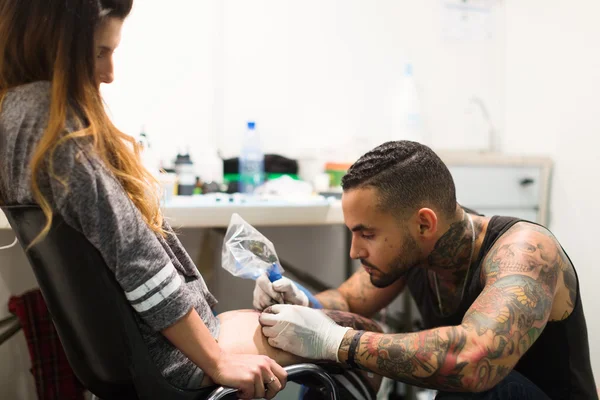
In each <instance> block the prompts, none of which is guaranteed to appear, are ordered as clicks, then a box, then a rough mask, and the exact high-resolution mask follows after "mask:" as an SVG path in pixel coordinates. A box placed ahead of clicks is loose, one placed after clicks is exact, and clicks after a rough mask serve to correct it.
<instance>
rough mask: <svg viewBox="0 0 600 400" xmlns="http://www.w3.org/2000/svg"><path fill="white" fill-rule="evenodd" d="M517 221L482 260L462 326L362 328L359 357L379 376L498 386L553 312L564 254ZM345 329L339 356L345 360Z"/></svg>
mask: <svg viewBox="0 0 600 400" xmlns="http://www.w3.org/2000/svg"><path fill="white" fill-rule="evenodd" d="M528 226H529V225H524V224H518V226H517V225H516V226H515V227H513V228H511V229H510V230H509V231H508V232H507V233H506V234H504V235H503V236H502V237H501V238H500V239H499V240H498V241H497V242H496V244H495V245H494V247H493V248H492V249H491V251H490V252H489V253H488V255H487V256H486V258H485V260H484V264H483V266H482V268H483V271H482V273H483V279H484V281H485V288H484V290H483V292H482V293H481V294H480V295H479V297H478V298H477V300H476V301H475V302H474V303H473V304H472V306H471V308H470V309H469V310H468V311H467V313H466V315H465V317H464V319H463V322H462V324H461V325H459V326H451V327H441V328H437V329H432V330H427V331H422V332H415V333H409V334H393V335H391V334H377V333H370V332H367V333H365V334H364V335H363V336H362V338H361V341H360V344H359V346H358V349H357V351H356V355H355V360H356V362H357V363H358V364H359V365H361V366H362V367H364V368H365V369H368V370H370V371H372V372H375V373H377V374H381V375H385V376H388V377H390V378H392V379H396V380H400V381H404V382H407V383H411V384H414V385H418V386H423V387H428V388H433V389H439V390H447V391H466V392H478V391H484V390H487V389H489V388H492V387H493V386H495V385H496V384H497V383H498V382H499V381H500V380H502V379H503V378H504V377H505V376H506V375H507V374H508V373H509V372H510V371H511V370H512V369H513V367H514V366H515V365H516V363H517V361H518V360H519V358H520V357H521V356H522V355H523V354H524V353H525V352H526V351H527V349H529V347H530V346H531V345H532V344H533V343H534V342H535V340H536V339H537V338H538V337H539V335H540V334H541V332H542V330H543V329H544V327H545V325H546V323H547V321H548V317H549V315H550V311H551V307H552V300H553V298H554V295H555V292H556V288H557V281H558V276H559V274H560V273H561V262H564V259H563V253H562V251H561V249H560V246H559V245H558V243H557V242H556V241H555V239H554V238H553V237H551V236H549V235H548V234H544V233H541V232H537V231H535V230H532V229H528ZM354 333H355V332H354V331H348V333H347V334H346V337H345V338H344V340H343V341H342V344H341V346H340V350H339V354H338V355H339V358H340V360H341V361H345V360H346V359H347V358H348V348H349V344H350V340H351V339H352V337H353V335H354Z"/></svg>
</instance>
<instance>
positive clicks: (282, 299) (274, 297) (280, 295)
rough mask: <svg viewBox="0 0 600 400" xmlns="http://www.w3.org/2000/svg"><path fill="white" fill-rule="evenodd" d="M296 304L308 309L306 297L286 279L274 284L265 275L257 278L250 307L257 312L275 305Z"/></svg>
mask: <svg viewBox="0 0 600 400" xmlns="http://www.w3.org/2000/svg"><path fill="white" fill-rule="evenodd" d="M277 303H286V304H297V305H300V306H305V307H308V304H309V301H308V296H306V294H305V293H304V292H302V291H301V290H300V289H298V286H296V284H295V283H294V281H292V280H291V279H288V278H281V279H278V280H276V281H275V282H271V281H269V277H268V275H267V274H266V273H264V274H263V275H261V276H259V277H258V279H257V280H256V283H255V285H254V293H253V300H252V305H253V306H254V308H256V309H257V310H259V311H262V310H264V309H265V308H267V307H269V306H271V305H273V304H277Z"/></svg>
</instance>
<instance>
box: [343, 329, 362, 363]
mask: <svg viewBox="0 0 600 400" xmlns="http://www.w3.org/2000/svg"><path fill="white" fill-rule="evenodd" d="M364 333H365V331H358V332H356V333H355V334H354V337H353V338H352V341H351V342H350V347H349V348H348V359H347V360H346V364H348V365H349V366H350V367H351V368H356V369H360V366H359V365H358V364H357V363H356V361H354V356H355V355H356V349H357V348H358V345H359V343H360V338H361V336H362V335H363V334H364Z"/></svg>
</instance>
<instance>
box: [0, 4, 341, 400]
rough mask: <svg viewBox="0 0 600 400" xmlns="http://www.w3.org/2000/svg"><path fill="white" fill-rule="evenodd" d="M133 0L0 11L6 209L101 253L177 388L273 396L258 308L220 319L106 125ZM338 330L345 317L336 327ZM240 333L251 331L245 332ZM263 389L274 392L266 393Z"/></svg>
mask: <svg viewBox="0 0 600 400" xmlns="http://www.w3.org/2000/svg"><path fill="white" fill-rule="evenodd" d="M131 8H132V0H98V1H89V0H63V1H60V2H50V1H48V0H30V1H27V2H23V1H9V2H2V5H1V6H0V21H2V23H1V24H0V37H1V38H2V40H1V41H0V107H1V108H0V203H1V204H6V205H12V204H38V205H39V206H40V207H41V208H42V209H43V211H44V213H45V215H46V217H47V218H48V225H47V226H46V228H45V230H44V231H42V232H41V234H40V236H39V238H38V240H43V237H44V234H45V233H47V230H48V229H49V227H50V224H51V220H52V215H53V214H60V215H61V216H62V217H63V218H64V220H65V221H66V222H67V223H68V224H69V225H70V226H72V227H73V228H75V229H76V230H78V231H79V232H81V233H83V234H84V235H85V236H86V237H87V239H88V240H89V241H90V242H91V243H92V244H93V245H94V246H95V247H96V248H97V249H98V250H99V252H100V253H101V254H102V256H103V258H104V260H105V261H106V264H107V265H108V266H109V268H110V269H111V270H112V272H113V273H114V275H115V277H116V279H117V281H118V282H119V284H120V285H121V287H122V288H123V290H124V292H125V294H126V297H127V299H128V300H129V301H130V303H131V305H132V307H133V308H134V309H135V310H136V311H137V313H138V314H139V316H140V318H139V320H140V324H139V326H140V330H141V332H142V335H143V337H144V339H145V341H146V343H147V345H148V348H149V351H150V353H151V355H152V357H153V359H154V361H155V362H156V364H157V366H158V367H159V368H160V370H161V371H162V373H163V375H164V376H165V377H166V378H167V379H168V380H169V381H170V382H171V383H173V384H174V385H178V386H181V387H199V386H201V385H206V384H209V383H218V384H222V385H227V386H231V387H235V388H239V389H240V392H239V396H240V397H242V398H251V397H263V396H265V395H266V397H267V398H272V397H273V396H274V395H275V394H276V393H277V392H278V391H279V390H280V389H281V388H282V387H283V386H284V385H285V381H286V374H285V371H284V370H283V368H282V367H281V365H287V364H291V363H295V362H298V361H299V360H298V358H296V357H293V356H291V355H289V354H286V353H283V352H281V351H279V350H275V349H273V348H271V347H270V346H269V345H268V344H267V342H266V340H265V339H264V338H263V337H262V335H261V333H260V327H259V324H258V316H257V313H256V312H251V311H236V312H230V313H225V314H222V315H220V316H219V317H215V316H214V315H213V313H212V308H213V306H214V305H215V304H216V300H215V298H214V297H213V296H212V295H211V294H210V292H209V291H208V289H207V287H206V285H205V283H204V280H203V279H202V276H201V275H200V274H199V273H198V270H197V268H196V266H195V265H194V264H193V262H192V261H191V259H190V257H189V256H188V255H187V253H186V252H185V250H184V248H183V247H182V245H181V243H180V242H179V240H178V239H177V236H176V235H175V234H174V233H173V231H172V229H171V228H170V227H169V225H168V224H167V223H166V222H165V221H164V219H163V216H162V214H161V211H160V207H159V196H158V190H157V188H156V185H155V184H154V183H155V180H154V178H153V177H152V176H151V175H150V174H149V173H148V172H147V171H146V170H145V169H144V167H143V166H142V164H141V162H140V160H139V157H138V152H137V147H136V144H135V141H134V140H133V139H132V138H131V137H129V136H127V135H125V134H123V133H122V132H120V131H119V130H118V129H116V128H115V126H114V125H113V124H112V123H111V121H110V120H109V118H108V117H107V115H106V113H105V111H104V107H103V103H102V98H101V96H100V90H99V87H100V84H101V83H110V82H112V80H113V69H112V53H113V51H114V49H115V48H116V47H117V45H118V44H119V40H120V34H121V26H122V24H123V21H124V19H125V18H126V17H127V15H128V14H129V12H130V10H131ZM338 322H339V320H338ZM241 327H243V329H241ZM265 389H268V390H267V391H266V393H265Z"/></svg>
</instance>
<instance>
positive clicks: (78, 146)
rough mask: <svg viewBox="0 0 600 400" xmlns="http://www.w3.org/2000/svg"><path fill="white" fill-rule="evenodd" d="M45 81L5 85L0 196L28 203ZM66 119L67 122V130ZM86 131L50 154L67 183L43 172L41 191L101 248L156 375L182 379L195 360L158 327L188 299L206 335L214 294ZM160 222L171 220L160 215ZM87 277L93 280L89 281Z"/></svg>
mask: <svg viewBox="0 0 600 400" xmlns="http://www.w3.org/2000/svg"><path fill="white" fill-rule="evenodd" d="M49 110H50V83H49V82H35V83H32V84H28V85H24V86H21V87H18V88H15V89H13V90H11V91H10V92H9V93H8V94H7V95H6V97H5V99H4V101H3V103H2V108H1V110H0V204H5V205H13V204H34V203H35V201H34V200H33V195H32V191H31V169H30V167H29V161H30V159H31V156H32V153H33V151H34V149H35V146H36V144H37V142H38V141H39V139H40V138H41V136H42V134H43V132H44V130H45V128H46V126H47V125H48V116H49ZM74 129H75V125H74V123H73V121H67V122H66V130H67V131H73V130H74ZM86 149H88V147H87V146H86V140H85V139H70V140H68V141H66V142H65V144H64V145H61V146H60V147H59V148H58V149H57V151H56V153H55V157H54V170H55V174H56V175H57V176H59V177H63V178H67V183H68V189H65V187H64V186H63V184H62V183H61V182H59V181H58V180H56V179H54V178H52V177H50V176H48V174H42V175H40V177H39V182H40V187H41V190H42V193H43V194H44V195H45V197H46V198H47V199H48V200H49V201H50V203H51V205H52V207H53V209H54V211H55V212H56V213H58V214H60V215H61V216H62V217H63V218H64V220H65V221H66V222H67V223H68V224H69V225H70V226H72V227H73V228H75V229H76V230H78V231H79V232H81V233H83V234H84V235H85V236H86V237H87V239H88V240H89V241H90V242H91V243H92V244H93V245H94V246H95V247H96V248H97V249H98V250H99V251H100V253H101V254H102V256H103V258H104V260H105V261H106V264H107V265H108V267H109V268H110V269H111V271H112V272H113V273H114V274H115V277H116V279H117V281H118V282H119V284H120V285H121V287H122V288H123V291H124V292H125V294H126V297H127V299H128V300H129V301H130V302H131V305H132V307H133V308H134V309H135V310H136V311H137V313H138V315H139V316H140V318H138V321H139V327H140V330H141V332H142V335H143V337H144V339H145V341H146V343H147V345H148V348H149V350H150V354H151V355H152V357H153V359H154V361H155V362H156V364H157V366H158V367H159V369H160V370H161V371H162V373H163V375H164V376H165V377H166V378H167V379H168V380H169V381H171V382H172V383H173V384H175V385H177V386H180V387H186V386H187V385H188V383H189V381H190V379H191V378H192V376H194V379H193V380H194V381H195V382H198V381H199V380H201V376H199V370H198V368H197V367H196V366H195V365H194V364H193V363H192V362H191V361H190V360H189V359H188V358H187V357H185V356H184V355H183V354H182V353H181V352H180V351H179V350H178V349H177V348H175V347H174V346H173V345H172V344H171V343H170V342H169V341H168V340H167V339H166V338H165V337H164V336H163V335H162V334H161V333H160V331H161V330H162V329H164V328H167V327H169V326H170V325H172V324H173V323H175V322H176V321H177V320H178V319H180V318H181V317H182V316H184V315H185V314H186V313H187V312H188V311H189V310H190V309H191V307H194V308H195V309H196V311H197V312H198V314H199V315H200V317H201V318H202V320H203V321H204V323H205V324H206V326H207V327H208V329H209V330H210V332H211V333H212V335H213V336H214V337H217V336H218V333H219V321H218V319H217V318H216V317H215V316H214V315H213V313H212V307H213V306H214V305H215V304H216V303H217V301H216V299H215V298H214V297H213V296H212V294H211V293H210V292H209V291H208V289H207V287H206V284H205V283H204V280H203V279H202V276H201V275H200V274H199V273H198V270H197V268H196V266H195V265H194V263H193V262H192V260H191V259H190V257H189V256H188V254H187V253H186V251H185V249H184V248H183V246H182V245H181V243H180V242H179V240H178V239H177V237H176V236H175V235H168V236H167V238H163V237H161V236H160V235H156V234H155V233H154V232H153V231H152V230H151V229H149V228H148V227H147V225H146V224H145V223H144V221H143V220H142V217H141V215H140V213H139V211H138V210H137V208H136V207H135V206H134V204H133V203H132V202H131V200H130V199H129V197H127V195H126V193H125V192H124V190H123V188H122V186H121V185H120V184H119V182H118V181H117V180H116V179H115V177H114V176H113V175H112V174H111V172H110V171H109V170H108V169H107V168H106V166H105V165H104V164H103V163H102V161H101V160H100V159H98V158H97V157H95V156H94V154H92V153H91V152H90V151H87V150H86ZM165 228H166V229H167V230H169V231H171V228H170V227H169V226H168V224H167V223H166V222H165ZM90 284H93V282H90Z"/></svg>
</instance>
